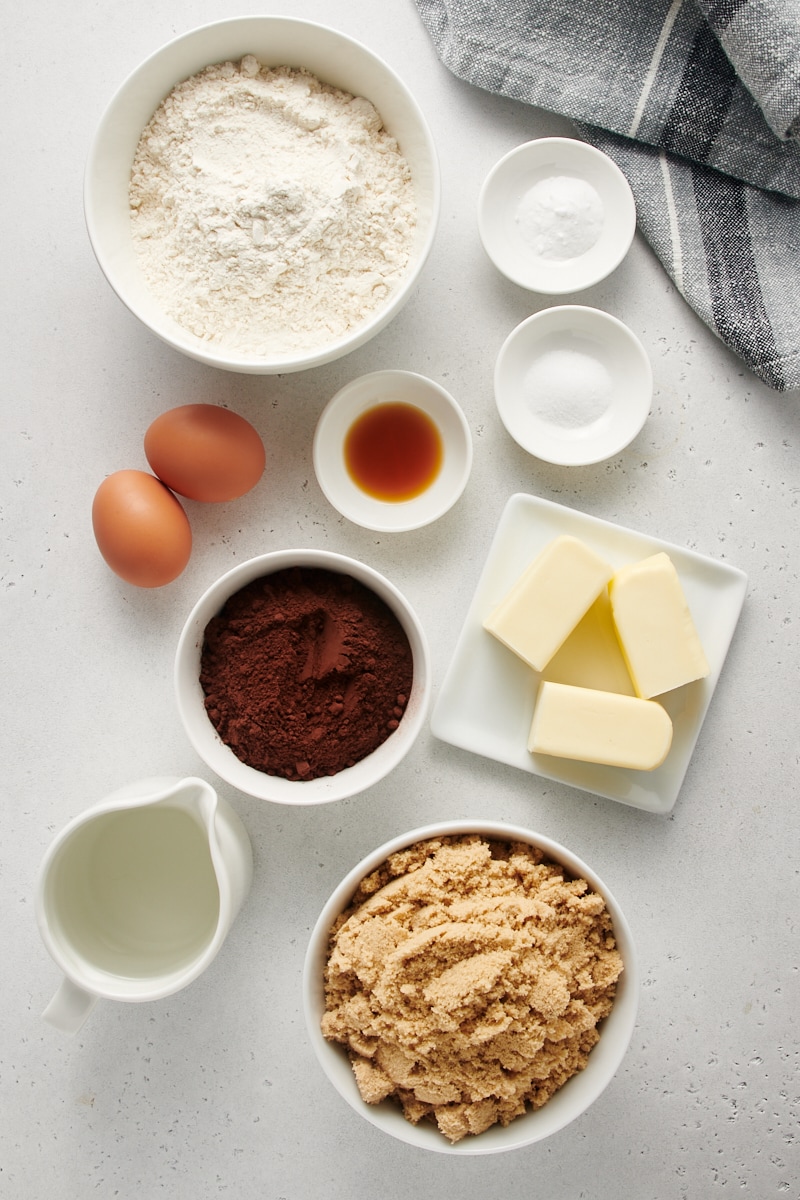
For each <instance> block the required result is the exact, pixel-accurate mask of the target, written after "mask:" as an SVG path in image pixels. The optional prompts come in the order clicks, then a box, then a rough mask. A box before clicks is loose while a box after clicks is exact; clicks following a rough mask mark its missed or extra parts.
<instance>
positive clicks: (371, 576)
mask: <svg viewBox="0 0 800 1200" xmlns="http://www.w3.org/2000/svg"><path fill="white" fill-rule="evenodd" d="M288 567H315V568H318V569H321V570H326V571H336V572H339V573H340V574H342V575H350V576H352V577H353V578H354V579H356V580H358V581H359V583H362V584H364V586H365V587H368V588H370V589H371V590H372V591H373V592H375V594H376V595H377V596H379V597H380V598H381V599H382V600H383V601H384V602H385V603H386V604H388V606H389V607H390V608H391V609H392V611H393V612H394V614H395V615H396V617H397V619H398V620H399V622H400V624H401V625H402V627H403V630H404V631H405V634H406V637H407V638H408V641H409V644H410V646H411V654H412V661H413V682H412V685H411V693H410V695H409V697H408V703H407V705H406V708H405V711H404V713H403V716H402V718H401V719H400V722H399V724H398V727H397V729H395V730H394V732H393V733H391V734H390V735H389V737H388V738H387V739H386V741H385V742H383V743H382V744H381V745H380V746H378V747H377V749H376V750H373V752H372V753H371V754H369V755H367V757H366V758H362V759H361V761H360V762H357V763H355V764H354V765H353V766H352V767H346V768H345V769H344V770H342V771H339V772H338V773H337V774H336V775H330V776H326V777H324V778H320V779H309V780H303V781H294V780H290V779H283V778H280V777H278V776H276V775H267V774H266V773H265V772H263V771H259V770H256V768H255V767H251V766H248V765H247V763H243V762H242V761H241V760H240V759H238V758H237V757H236V755H235V754H234V752H233V751H232V750H231V749H230V747H229V746H226V745H225V743H224V742H223V741H222V739H221V738H220V736H219V734H218V733H217V731H216V729H215V728H214V726H213V725H212V723H211V720H210V719H209V717H208V714H207V713H206V709H205V704H204V695H203V689H202V687H201V685H200V657H201V654H202V649H203V642H204V635H205V628H206V625H207V624H208V622H209V621H210V620H211V618H212V617H214V616H216V615H217V613H219V612H220V610H221V609H222V607H223V605H224V604H225V601H226V600H227V599H228V598H229V597H230V596H232V595H233V594H234V593H235V592H238V591H240V590H241V588H243V587H245V586H246V585H247V584H248V583H252V582H253V580H254V579H260V578H261V577H262V576H264V575H270V574H272V573H273V572H275V571H282V570H285V569H286V568H288ZM431 684H432V679H431V668H430V656H429V650H428V642H427V638H426V636H425V631H424V630H423V628H422V625H421V623H420V620H419V618H418V617H417V615H416V613H415V612H414V610H413V608H412V607H411V605H410V604H409V602H408V600H406V598H405V597H404V596H403V595H402V593H401V592H400V591H398V589H397V588H396V587H395V586H394V584H392V583H390V582H389V580H388V579H386V578H385V577H384V576H383V575H380V574H379V573H378V572H377V571H375V570H373V568H372V567H368V566H367V565H366V564H365V563H362V562H359V561H358V560H357V559H354V558H347V557H346V556H345V555H343V554H334V553H332V552H330V551H327V550H276V551H274V552H272V553H270V554H262V555H260V556H259V557H257V558H251V559H249V560H248V561H247V562H244V563H240V564H239V566H236V567H233V568H232V569H231V570H230V571H228V572H227V573H226V574H225V575H223V576H222V577H221V578H220V579H218V580H217V581H216V583H213V584H212V585H211V587H210V588H209V589H208V590H207V591H206V592H204V594H203V595H202V596H201V597H200V599H199V600H198V601H197V603H196V604H195V606H194V608H193V609H192V611H191V613H190V614H189V617H188V619H187V621H186V624H185V625H184V627H183V631H182V633H181V635H180V638H179V640H178V649H177V653H176V655H175V671H174V685H175V695H176V699H177V704H178V712H179V714H180V717H181V720H182V722H183V726H184V729H185V730H186V733H187V735H188V737H189V741H190V742H191V743H192V745H193V746H194V748H195V750H196V751H197V753H198V754H199V755H200V757H201V758H202V760H203V762H204V763H206V765H207V766H209V767H210V768H211V769H212V770H213V771H216V773H217V775H219V776H220V778H222V779H224V780H226V781H227V782H228V783H230V784H232V785H233V786H234V787H236V788H238V789H239V791H241V792H245V793H246V794H247V795H248V796H255V797H256V798H257V799H259V800H269V801H272V802H273V803H275V804H298V805H308V804H327V803H328V802H329V801H332V800H342V799H344V798H345V797H346V796H354V795H356V794H357V793H358V792H363V791H365V790H366V789H367V788H369V787H372V785H373V784H375V783H377V782H378V781H379V780H380V779H383V777H384V776H385V775H388V773H389V772H390V771H391V770H393V768H394V767H396V766H397V764H398V763H399V762H400V761H401V760H402V759H403V758H404V757H405V756H406V754H407V753H408V752H409V750H410V749H411V747H412V746H413V744H414V742H415V740H416V738H417V735H418V734H419V732H420V730H421V728H422V726H423V724H424V721H425V718H426V715H427V711H428V706H429V703H430V696H431Z"/></svg>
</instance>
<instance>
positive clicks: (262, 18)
mask: <svg viewBox="0 0 800 1200" xmlns="http://www.w3.org/2000/svg"><path fill="white" fill-rule="evenodd" d="M248 26H249V27H256V26H257V27H260V28H262V29H267V28H269V27H272V28H273V29H275V30H278V29H283V30H295V31H298V32H302V31H303V30H313V31H314V33H315V34H316V35H320V36H323V37H330V38H332V39H334V40H335V41H337V42H339V43H340V44H341V45H343V46H346V47H348V49H349V50H350V51H351V52H355V53H356V54H358V55H361V56H362V58H363V61H364V62H369V63H370V65H371V66H373V67H375V68H377V70H378V71H380V72H382V73H384V74H385V77H386V79H387V80H390V81H391V84H392V88H393V90H394V91H395V92H396V93H397V94H398V95H399V96H400V97H401V98H402V102H403V105H404V106H405V108H406V109H407V111H408V112H409V113H410V114H411V116H412V118H413V122H414V124H415V126H416V136H417V137H418V138H419V142H420V144H421V145H422V146H423V147H424V153H425V157H426V159H427V166H428V171H427V174H428V176H429V178H428V180H427V185H428V187H429V191H430V195H429V196H428V197H426V208H427V210H428V213H427V229H425V231H424V234H423V236H422V237H421V238H420V240H419V242H418V243H416V244H415V249H414V253H413V255H412V260H411V262H410V264H409V267H408V270H407V271H406V274H405V276H404V278H403V279H402V280H401V281H400V282H399V283H398V284H397V286H396V287H395V289H394V290H393V291H392V292H391V293H390V296H389V297H388V299H387V301H386V303H385V304H384V305H383V306H382V307H380V308H378V309H377V310H376V311H375V312H374V313H372V314H371V315H370V316H369V317H368V318H367V319H366V320H365V321H363V322H361V323H360V324H358V325H356V326H354V327H353V329H351V330H350V331H349V332H348V333H347V334H345V335H344V336H343V337H340V338H337V339H336V340H335V341H333V342H329V343H326V344H324V345H323V346H321V347H319V348H318V349H313V350H307V351H304V352H302V353H300V352H298V353H292V354H286V355H284V356H283V357H280V358H259V357H255V356H252V355H250V356H248V355H243V354H241V353H230V352H227V353H226V352H225V351H224V350H219V349H216V348H215V346H214V344H213V343H205V342H204V341H203V340H202V339H200V338H196V337H194V336H193V335H192V334H191V333H190V332H189V331H188V330H184V329H183V328H182V327H181V326H179V325H178V324H177V322H170V321H169V319H168V318H167V317H166V314H164V313H163V312H162V311H161V310H160V309H159V312H158V318H159V319H158V320H157V321H154V320H153V319H152V317H151V316H150V315H149V314H148V312H146V311H145V310H144V309H143V306H142V304H141V303H140V301H139V299H138V298H137V297H136V296H135V295H134V294H132V290H131V288H130V287H129V285H128V284H127V282H126V281H125V280H121V279H119V277H118V274H117V270H116V266H115V261H114V260H115V258H116V257H117V256H116V254H115V252H114V250H113V248H112V247H111V246H110V245H107V241H106V238H105V236H104V233H103V221H102V218H101V215H100V205H99V203H98V199H97V196H96V194H95V187H96V183H97V180H98V178H102V177H103V175H104V171H103V165H102V162H103V155H104V153H105V148H106V145H107V144H108V143H109V142H110V141H112V140H113V137H114V128H115V125H116V122H117V117H118V113H119V112H120V111H121V110H124V107H125V104H126V102H127V99H128V97H129V96H136V94H137V91H138V90H140V89H141V88H142V86H143V81H145V80H146V79H147V76H148V75H149V74H150V73H151V72H152V71H153V70H154V69H155V68H156V66H157V64H158V63H159V61H160V60H162V59H163V58H165V57H167V56H169V55H171V54H175V53H176V52H178V51H180V50H181V49H182V48H184V47H185V48H186V49H187V52H188V48H189V47H191V46H192V44H194V43H195V42H201V41H203V40H205V39H209V38H211V37H213V35H214V34H215V33H222V32H223V31H224V32H226V33H227V32H230V33H231V34H233V33H234V32H236V31H238V30H241V31H243V33H244V31H245V30H246V29H247V28H248ZM247 52H248V51H246V50H244V49H243V50H242V51H241V53H247ZM232 56H233V52H230V53H227V52H226V51H224V50H223V51H221V52H220V54H219V56H218V57H216V58H214V57H213V56H212V57H211V58H210V59H209V60H208V62H207V63H206V64H205V65H209V64H210V63H212V62H223V61H225V59H226V58H229V57H232ZM198 70H202V66H201V67H197V68H195V69H194V70H190V71H189V72H188V73H187V74H185V75H183V76H181V78H178V79H176V80H174V82H173V84H172V85H171V86H172V87H174V86H176V85H177V84H178V83H179V82H181V81H182V79H184V78H188V77H189V76H190V75H191V74H193V73H196V71H198ZM315 73H316V74H318V75H319V72H315ZM320 77H322V76H321V75H320ZM169 90H170V88H169V87H168V88H167V91H166V92H164V93H163V94H162V95H160V96H159V97H158V98H157V99H156V100H155V103H154V104H153V108H152V111H153V112H154V111H155V110H156V108H157V107H158V105H159V103H160V102H161V100H163V99H164V96H165V95H167V94H168V92H169ZM376 107H378V111H379V112H380V115H381V118H382V119H385V117H384V113H383V112H381V111H380V107H379V106H378V105H376ZM151 115H152V114H151ZM145 124H146V121H145ZM142 128H144V125H143V126H142ZM389 132H390V133H392V130H391V129H390V130H389ZM393 136H394V135H393ZM402 150H403V148H402V146H401V152H402ZM412 180H413V181H414V183H415V186H416V176H415V174H414V172H413V171H412ZM82 191H83V213H84V223H85V226H86V231H87V234H88V237H89V242H90V245H91V247H92V251H93V253H94V256H95V258H96V260H97V263H98V266H99V267H100V270H101V272H102V273H103V275H104V276H105V278H106V280H107V282H108V283H109V285H110V286H111V288H112V290H113V291H114V292H115V294H116V295H117V296H118V298H119V299H120V300H121V301H122V303H123V304H124V305H125V307H126V308H127V309H128V311H129V312H130V313H131V314H132V315H133V316H134V317H136V318H137V319H138V320H139V321H140V322H141V323H142V325H143V326H144V327H145V328H146V329H148V330H149V331H150V332H151V333H152V334H154V335H155V336H156V337H158V338H159V339H160V340H161V341H163V342H164V343H166V344H167V345H168V346H170V347H171V348H172V349H175V350H178V351H180V352H181V353H183V354H185V355H187V356H188V357H189V358H193V359H195V360H196V361H198V362H202V363H205V364H206V365H208V366H213V367H217V368H219V369H222V370H229V371H235V372H240V373H243V374H289V373H292V372H294V371H301V370H308V369H309V368H312V367H317V366H321V365H323V364H325V363H328V362H332V361H334V360H336V359H338V358H341V357H343V356H344V355H345V354H349V353H350V352H351V351H353V350H356V349H357V348H358V347H360V346H362V345H364V344H365V343H366V342H367V341H369V340H370V339H371V338H372V337H374V336H375V335H376V334H377V333H379V332H380V331H381V330H382V329H383V328H384V327H385V326H386V325H387V324H388V323H389V322H390V321H391V320H392V319H393V318H394V317H395V316H396V314H397V313H398V312H399V311H400V310H401V309H402V307H403V306H404V305H405V303H406V302H407V301H408V300H409V298H410V296H411V294H412V293H413V291H414V290H415V289H416V287H417V285H418V283H419V280H420V276H421V274H422V272H423V269H424V267H425V264H426V263H427V260H428V258H429V256H430V252H431V249H432V247H433V242H434V240H435V237H436V233H437V229H438V225H439V219H440V214H441V202H442V197H441V192H442V184H441V166H440V161H439V155H438V151H437V149H436V144H435V142H434V139H433V134H432V131H431V128H430V125H429V123H428V120H427V118H426V117H425V114H424V112H423V111H422V108H421V107H420V105H419V103H418V101H417V100H416V98H415V96H414V94H413V93H412V92H411V90H410V89H409V87H408V85H407V84H406V83H405V81H404V79H403V78H402V76H401V75H400V74H399V73H398V71H396V70H395V68H394V67H392V66H391V65H390V64H389V63H388V62H387V60H386V59H385V58H383V57H382V56H381V55H380V54H378V53H376V52H375V51H374V50H372V49H371V48H370V47H369V46H367V45H366V44H365V43H364V42H362V41H360V40H359V39H358V38H355V37H353V36H351V35H350V34H347V33H344V32H343V31H341V30H339V29H336V28H335V27H333V26H331V25H327V24H325V23H324V22H321V21H314V20H310V19H308V18H305V17H291V16H283V15H281V14H263V15H262V14H253V15H240V16H236V17H228V18H221V19H219V20H215V21H209V22H205V23H204V24H202V25H197V26H194V27H192V28H190V29H188V30H185V31H184V32H183V33H180V34H178V35H177V36H175V37H173V38H170V39H169V40H168V41H167V42H164V43H163V44H162V45H161V46H159V47H157V48H156V49H155V50H153V51H152V52H151V53H150V54H148V55H147V56H146V57H145V58H144V59H142V60H141V61H140V62H139V64H138V65H137V66H135V67H134V68H133V69H132V70H131V71H129V73H128V74H127V76H126V77H125V78H124V79H123V80H122V82H121V83H120V84H118V86H117V87H116V90H115V91H114V92H113V93H112V95H111V97H110V99H109V100H108V101H107V103H106V106H105V108H104V109H103V111H102V113H101V115H100V118H99V120H98V122H97V126H96V128H95V131H94V134H93V136H92V138H91V142H90V145H89V149H88V153H87V156H86V161H85V166H84V172H83V188H82ZM162 319H163V322H164V323H165V324H166V327H162Z"/></svg>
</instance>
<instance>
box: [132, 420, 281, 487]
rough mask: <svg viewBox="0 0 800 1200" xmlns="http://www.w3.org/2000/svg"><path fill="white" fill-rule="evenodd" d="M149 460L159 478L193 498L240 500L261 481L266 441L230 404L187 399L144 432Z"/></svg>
mask: <svg viewBox="0 0 800 1200" xmlns="http://www.w3.org/2000/svg"><path fill="white" fill-rule="evenodd" d="M144 452H145V454H146V455H147V461H148V462H149V463H150V466H151V467H152V469H153V471H155V473H156V475H157V476H158V478H159V479H161V480H163V482H164V483H165V484H166V485H167V487H170V488H172V490H173V491H174V492H178V494H179V495H181V496H186V497H188V499H190V500H205V501H219V500H235V499H237V497H239V496H243V495H244V494H245V492H249V491H250V489H251V488H252V487H255V485H256V484H257V483H258V481H259V479H260V478H261V475H262V473H263V471H264V464H265V461H266V455H265V453H264V443H263V442H262V441H261V438H260V437H259V435H258V433H257V432H256V430H255V429H254V428H253V426H252V425H251V424H250V422H249V421H246V420H245V419H244V417H240V416H239V415H238V413H234V412H231V411H230V409H227V408H220V407H219V405H216V404H184V405H182V406H181V407H180V408H172V409H170V410H169V411H168V412H165V413H162V414H161V416H160V417H156V419H155V421H153V423H152V425H150V427H149V429H148V430H147V433H146V434H145V435H144Z"/></svg>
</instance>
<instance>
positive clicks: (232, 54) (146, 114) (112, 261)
mask: <svg viewBox="0 0 800 1200" xmlns="http://www.w3.org/2000/svg"><path fill="white" fill-rule="evenodd" d="M246 54H252V55H254V56H255V57H256V58H257V59H258V60H259V62H260V63H262V64H263V65H264V66H273V67H274V66H288V67H305V68H306V69H307V70H309V71H310V72H311V73H312V74H314V75H316V76H317V77H318V78H319V79H321V80H322V81H323V82H325V83H328V84H331V85H332V86H334V87H338V88H341V89H343V90H344V91H347V92H351V93H352V94H354V95H358V96H364V97H366V98H367V99H368V100H370V101H371V102H372V103H373V104H374V105H375V107H376V109H377V110H378V112H379V114H380V116H381V118H382V119H383V123H384V125H385V127H386V129H387V130H388V132H389V133H390V134H391V135H392V137H394V138H395V139H396V140H397V142H398V145H399V147H400V150H401V152H402V154H403V156H404V158H405V159H406V161H407V163H408V165H409V167H410V169H411V175H412V181H413V186H414V194H415V200H416V207H417V224H416V229H415V238H414V245H413V248H412V253H411V261H410V262H409V264H408V268H407V271H406V273H405V275H404V276H403V278H402V279H401V280H400V281H399V282H398V284H397V286H396V287H395V288H394V289H393V290H392V291H391V292H390V293H389V295H388V297H387V298H386V300H385V302H384V303H383V304H382V305H381V306H380V307H378V308H376V309H375V310H374V311H373V312H372V313H371V314H370V315H369V316H367V317H366V318H365V319H364V320H363V321H361V322H360V323H358V324H356V325H354V326H353V327H352V328H351V329H350V330H349V331H348V332H347V333H346V334H345V335H344V336H342V337H339V338H337V339H336V340H333V341H331V340H330V338H329V337H328V336H326V334H325V332H324V330H322V329H321V330H320V338H319V342H318V344H316V345H314V346H311V347H310V348H305V349H303V350H297V351H287V352H285V353H275V354H272V355H269V356H265V355H258V354H245V353H241V352H238V351H234V350H229V349H226V348H225V347H224V346H222V345H219V344H217V343H214V342H210V341H207V340H205V339H203V338H201V337H197V336H195V334H194V333H193V332H191V331H190V330H188V329H186V328H184V327H183V326H182V325H179V324H178V322H177V321H175V320H174V319H173V318H172V317H171V316H169V315H168V314H167V313H166V312H165V311H164V310H163V308H162V307H161V305H160V304H159V302H158V300H157V299H156V298H155V296H154V294H153V293H152V291H151V290H150V288H149V287H148V286H147V283H146V281H145V278H144V275H143V273H142V271H141V268H140V266H139V263H138V259H137V254H136V247H135V245H134V241H133V236H132V232H131V219H130V206H129V197H128V189H129V183H130V173H131V165H132V163H133V159H134V156H135V153H136V148H137V145H138V142H139V138H140V136H141V134H142V131H143V129H144V128H145V126H146V125H147V123H148V121H149V120H150V118H151V117H152V115H153V113H154V112H155V110H156V109H157V108H158V106H159V104H160V103H161V101H162V100H163V99H164V97H165V96H166V95H168V93H169V92H171V91H172V89H173V88H174V87H175V85H176V84H178V83H179V82H181V81H182V80H185V79H188V78H189V77H190V76H192V75H194V74H196V73H197V72H198V71H201V70H202V69H203V68H205V67H206V66H208V65H209V64H211V63H220V62H225V61H226V60H232V61H235V60H238V59H240V58H242V57H243V56H244V55H246ZM440 192H441V184H440V172H439V161H438V156H437V153H436V148H435V146H434V143H433V138H432V135H431V132H430V128H429V126H428V123H427V121H426V119H425V117H424V115H423V113H422V111H421V109H420V107H419V105H418V104H417V102H416V100H415V99H414V97H413V96H412V94H411V92H410V91H409V90H408V88H407V87H406V85H405V83H404V82H403V80H402V79H401V78H400V76H399V75H398V74H397V73H396V72H395V71H394V70H393V69H392V68H391V67H390V66H389V65H388V63H386V62H384V61H383V59H381V58H379V57H378V56H377V55H376V54H374V53H373V52H372V51H371V50H369V49H368V48H367V47H366V46H364V45H362V44H361V43H360V42H358V41H356V40H355V39H354V38H351V37H348V36H347V34H344V33H340V32H339V31H338V30H335V29H330V28H328V27H327V26H325V25H320V24H317V23H316V22H314V21H307V20H299V19H295V18H292V17H282V16H247V17H234V18H232V19H230V20H222V21H215V22H212V23H211V24H208V25H203V26H200V27H199V28H197V29H192V30H190V31H189V32H188V33H184V34H181V35H180V36H179V37H177V38H175V39H174V40H172V41H170V42H168V43H167V44H166V45H164V46H162V47H161V48H160V49H158V50H156V51H155V53H153V54H151V55H150V57H149V58H147V59H146V60H145V61H144V62H143V63H142V64H141V65H140V66H139V67H137V68H136V70H135V71H133V72H132V74H131V75H129V76H128V78H127V79H126V80H125V81H124V82H123V83H122V84H121V86H120V87H119V89H118V90H117V92H116V93H115V95H114V96H113V97H112V99H111V101H110V102H109V104H108V107H107V108H106V110H105V112H104V114H103V116H102V118H101V120H100V123H99V125H98V128H97V132H96V134H95V136H94V139H93V141H92V145H91V147H90V151H89V156H88V160H87V164H86V172H85V178H84V213H85V218H86V225H87V230H88V233H89V240H90V242H91V244H92V248H93V250H94V253H95V256H96V258H97V261H98V263H99V265H100V267H101V269H102V271H103V273H104V275H105V276H106V278H107V279H108V282H109V283H110V284H111V286H112V288H113V289H114V291H115V292H116V293H117V295H118V296H119V298H120V299H121V300H122V302H123V303H124V304H125V305H126V306H127V308H128V309H129V310H130V311H131V312H132V313H133V315H134V316H136V317H138V318H139V320H140V321H142V322H143V323H144V325H146V326H147V327H148V328H149V329H150V330H151V331H152V332H153V333H154V334H156V335H157V336H158V337H160V338H161V339H162V341H164V342H166V343H167V344H168V345H169V346H172V347H173V348H174V349H176V350H179V351H181V352H182V353H183V354H187V355H188V356H189V357H190V358H193V359H197V360H198V361H200V362H203V363H207V364H209V365H210V366H214V367H220V368H223V369H225V370H229V371H239V372H242V373H249V374H261V375H269V374H276V373H286V372H289V371H300V370H305V369H306V368H309V367H316V366H319V365H320V364H322V363H327V362H331V361H333V360H334V359H337V358H340V357H341V356H342V355H344V354H347V353H349V352H350V351H351V350H354V349H356V347H357V346H361V345H363V344H364V343H365V342H366V341H368V340H369V339H370V338H372V337H374V336H375V334H376V333H378V332H379V331H380V330H381V329H383V328H384V327H385V326H386V325H387V324H388V323H389V322H390V321H391V320H392V319H393V317H394V316H395V315H396V314H397V313H398V312H399V310H400V309H401V308H402V307H403V305H404V304H405V303H406V301H407V300H408V299H409V298H410V296H411V294H412V293H413V291H414V289H415V287H416V284H417V282H418V279H419V275H420V273H421V271H422V269H423V267H424V265H425V262H426V260H427V258H428V255H429V253H430V250H431V246H432V244H433V239H434V235H435V233H436V227H437V223H438V218H439V207H440Z"/></svg>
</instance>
